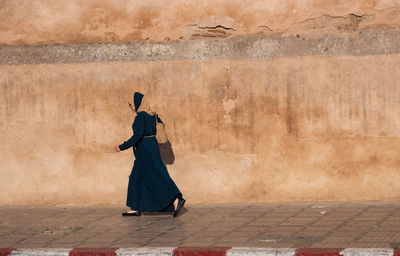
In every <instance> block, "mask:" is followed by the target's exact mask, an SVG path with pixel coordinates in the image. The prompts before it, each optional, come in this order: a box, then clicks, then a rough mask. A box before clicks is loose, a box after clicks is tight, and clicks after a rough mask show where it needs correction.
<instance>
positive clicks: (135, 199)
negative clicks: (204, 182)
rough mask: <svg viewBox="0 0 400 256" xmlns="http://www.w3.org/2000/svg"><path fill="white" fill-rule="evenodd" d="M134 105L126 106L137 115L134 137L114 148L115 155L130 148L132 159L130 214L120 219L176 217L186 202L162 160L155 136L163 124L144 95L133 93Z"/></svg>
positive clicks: (129, 198)
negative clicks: (155, 214) (146, 214)
mask: <svg viewBox="0 0 400 256" xmlns="http://www.w3.org/2000/svg"><path fill="white" fill-rule="evenodd" d="M133 105H134V106H132V104H131V103H129V107H130V109H131V110H132V111H133V112H136V118H135V120H134V122H133V124H132V130H133V136H132V137H131V138H130V139H128V140H127V141H125V142H124V143H122V144H121V145H119V146H116V147H115V151H117V152H119V151H122V150H126V149H128V148H130V147H133V154H134V155H135V162H134V164H133V168H132V172H131V175H130V177H129V185H128V198H127V201H126V205H127V206H128V207H130V210H129V211H127V212H124V213H123V214H122V216H141V213H140V212H173V213H174V214H173V216H174V217H177V216H178V215H179V213H180V211H181V210H182V208H183V205H184V204H185V199H183V197H182V193H181V192H180V191H179V189H178V187H177V186H176V185H175V183H174V181H173V180H172V179H171V177H170V176H169V174H168V171H167V168H166V167H165V165H164V164H163V162H162V160H161V155H160V150H159V148H158V143H157V139H156V137H155V134H156V122H157V121H158V122H162V121H161V119H159V118H158V116H157V115H156V114H155V112H154V111H153V110H152V109H151V106H150V104H149V102H148V101H147V98H145V97H144V96H143V94H141V93H139V92H135V94H134V95H133ZM156 119H157V120H156Z"/></svg>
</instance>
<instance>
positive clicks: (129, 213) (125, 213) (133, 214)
mask: <svg viewBox="0 0 400 256" xmlns="http://www.w3.org/2000/svg"><path fill="white" fill-rule="evenodd" d="M122 216H124V217H126V216H136V217H139V216H142V214H141V213H140V212H124V213H122Z"/></svg>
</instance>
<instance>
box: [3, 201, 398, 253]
mask: <svg viewBox="0 0 400 256" xmlns="http://www.w3.org/2000/svg"><path fill="white" fill-rule="evenodd" d="M399 210H400V202H394V201H393V202H338V203H336V202H318V203H313V202H309V203H254V204H248V203H246V204H213V205H190V204H188V206H187V209H186V211H185V212H184V213H183V215H181V216H180V217H179V218H172V217H171V216H170V214H144V215H143V216H142V217H139V218H137V217H135V218H124V217H122V216H121V212H123V211H125V208H124V207H0V247H14V248H24V247H25V248H28V247H31V248H39V247H49V248H57V247H67V248H73V247H79V246H80V247H105V246H107V247H140V246H150V247H157V246H168V247H170V246H236V247H239V246H243V247H249V246H250V247H252V246H253V247H254V246H255V247H293V248H299V247H343V248H349V247H365V248H373V247H396V246H398V245H400V235H398V233H399V232H400V213H399V212H400V211H399Z"/></svg>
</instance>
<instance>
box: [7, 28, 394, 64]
mask: <svg viewBox="0 0 400 256" xmlns="http://www.w3.org/2000/svg"><path fill="white" fill-rule="evenodd" d="M214 33H219V32H214ZM399 42H400V32H399V31H396V30H391V29H363V30H359V31H357V32H353V33H330V34H329V33H325V34H320V35H317V34H313V35H308V36H304V35H302V34H297V35H282V34H269V35H257V36H242V37H232V38H227V39H222V40H221V39H219V40H189V41H169V42H149V41H147V42H143V41H141V42H132V43H120V44H117V43H110V44H59V45H41V46H4V47H0V65H14V64H42V63H89V62H109V61H158V60H180V59H193V60H209V59H218V58H238V59H241V58H273V57H287V56H288V57H289V56H305V55H322V56H334V55H376V54H399V53H400V44H399Z"/></svg>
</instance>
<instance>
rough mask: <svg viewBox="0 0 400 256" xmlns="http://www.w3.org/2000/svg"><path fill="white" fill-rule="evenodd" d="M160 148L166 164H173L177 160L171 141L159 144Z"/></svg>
mask: <svg viewBox="0 0 400 256" xmlns="http://www.w3.org/2000/svg"><path fill="white" fill-rule="evenodd" d="M158 147H159V148H160V154H161V159H162V161H163V163H164V164H165V165H171V164H173V163H174V161H175V154H174V150H173V149H172V145H171V142H169V141H167V142H165V143H161V144H158Z"/></svg>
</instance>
